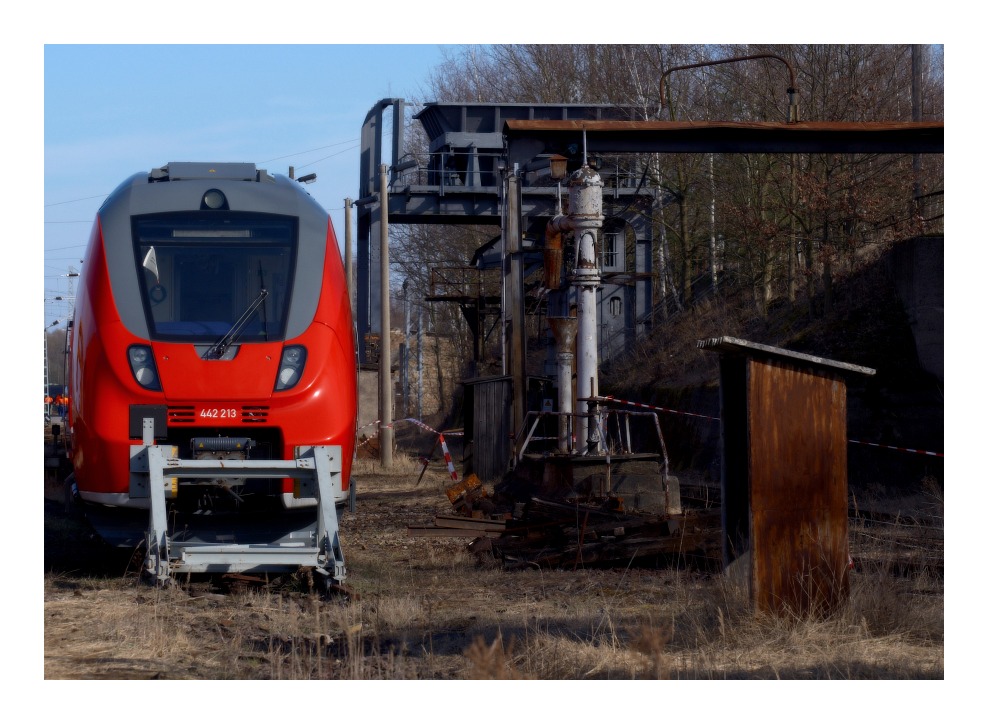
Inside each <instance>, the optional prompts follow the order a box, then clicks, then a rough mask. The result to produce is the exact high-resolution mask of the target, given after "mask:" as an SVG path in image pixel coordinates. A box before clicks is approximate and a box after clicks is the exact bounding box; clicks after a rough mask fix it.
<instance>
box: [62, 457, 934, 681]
mask: <svg viewBox="0 0 988 724" xmlns="http://www.w3.org/2000/svg"><path fill="white" fill-rule="evenodd" d="M420 472H421V467H420V465H419V464H418V463H416V462H415V461H409V460H403V461H401V464H400V465H397V466H396V469H395V470H393V471H391V472H387V473H386V472H385V471H382V470H380V469H379V468H378V467H377V463H376V462H373V461H363V463H362V464H361V466H360V468H359V469H358V473H359V474H358V475H357V478H356V479H357V486H358V498H357V500H358V503H357V512H356V514H350V513H345V514H344V515H343V517H342V520H341V540H342V545H343V550H344V554H345V556H346V562H347V569H348V579H347V586H348V587H349V589H350V590H351V593H352V595H351V596H350V597H345V598H344V597H336V598H331V599H321V598H320V597H319V596H317V595H313V594H311V593H308V592H307V582H306V581H305V580H304V577H298V578H291V577H287V578H284V579H282V580H279V581H276V582H274V583H275V584H276V585H272V586H268V587H264V588H256V587H237V586H233V587H231V586H229V585H226V582H224V581H222V580H217V579H202V580H193V581H191V582H182V583H181V584H180V585H178V586H175V587H171V588H168V589H165V590H161V589H157V588H153V587H151V586H149V585H147V584H146V583H143V582H141V581H140V580H139V579H138V576H137V575H136V571H137V562H136V561H132V560H131V556H130V554H129V552H128V551H119V550H114V549H109V548H107V547H106V546H105V545H103V544H102V543H101V542H100V541H99V539H98V538H96V537H95V536H94V535H93V534H92V532H91V531H90V530H89V529H88V528H87V526H86V525H85V524H84V522H82V521H80V520H78V519H76V518H73V517H70V516H68V515H66V513H65V510H64V505H63V502H62V492H61V488H60V487H59V486H58V485H56V484H54V481H53V479H51V476H49V479H47V480H46V486H45V498H44V525H45V554H44V559H45V583H44V676H45V679H83V680H90V679H193V680H203V679H237V680H246V679H326V678H328V679H388V680H398V679H400V680H412V679H417V680H421V679H429V680H436V679H522V678H528V679H555V680H572V679H638V678H687V679H724V678H730V679H751V678H756V679H760V678H784V679H786V678H788V679H820V678H825V679H862V678H863V679H872V678H892V679H916V678H924V679H925V678H942V677H943V671H944V668H943V667H944V661H943V652H944V649H943V579H942V574H940V576H939V577H938V576H937V575H936V573H935V572H934V573H932V574H931V573H930V572H929V571H926V572H922V573H920V574H912V575H910V576H905V577H903V576H894V575H892V574H891V573H890V572H889V571H874V572H871V573H860V574H855V576H854V578H853V579H852V600H851V602H850V603H849V605H848V610H847V611H846V613H843V614H841V615H840V616H838V617H836V618H835V619H833V620H828V621H813V620H809V621H778V620H767V619H765V618H764V617H762V616H758V615H756V614H754V613H753V612H752V611H751V608H750V605H749V604H748V601H747V597H746V593H745V591H744V590H743V588H742V587H740V586H738V585H737V584H736V582H732V581H731V580H729V579H728V578H727V577H725V576H722V575H720V574H710V573H702V572H696V571H690V570H674V569H667V568H657V567H652V568H648V567H646V568H638V567H633V566H632V567H623V568H620V569H590V568H571V569H566V570H542V569H538V568H530V569H526V570H514V571H506V570H503V569H502V567H500V566H499V565H497V564H496V563H495V562H492V561H490V560H485V559H483V558H478V557H477V556H475V555H474V554H472V553H471V552H470V551H469V550H468V548H467V545H468V543H469V539H465V538H428V537H412V536H410V535H409V533H408V527H409V526H410V525H426V524H429V523H430V522H432V520H433V519H434V517H435V516H436V515H449V514H450V512H451V510H450V502H449V500H448V498H447V497H446V495H445V493H444V487H445V486H446V485H448V484H449V478H448V476H447V475H446V471H445V470H444V469H443V468H442V466H441V465H430V466H429V469H428V470H427V471H426V473H425V475H424V476H423V477H422V479H421V480H419V473H420ZM941 570H942V569H941Z"/></svg>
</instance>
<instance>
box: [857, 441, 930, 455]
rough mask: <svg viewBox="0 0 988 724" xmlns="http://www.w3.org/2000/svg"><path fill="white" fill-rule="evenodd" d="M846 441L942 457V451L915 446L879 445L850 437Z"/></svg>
mask: <svg viewBox="0 0 988 724" xmlns="http://www.w3.org/2000/svg"><path fill="white" fill-rule="evenodd" d="M848 442H853V443H857V444H858V445H867V446H869V447H883V448H885V449H886V450H898V451H899V452H911V453H917V454H919V455H930V456H931V457H935V458H942V457H943V453H942V452H931V451H929V450H917V449H916V448H911V447H896V446H895V445H879V444H878V443H877V442H862V441H861V440H851V439H850V438H848Z"/></svg>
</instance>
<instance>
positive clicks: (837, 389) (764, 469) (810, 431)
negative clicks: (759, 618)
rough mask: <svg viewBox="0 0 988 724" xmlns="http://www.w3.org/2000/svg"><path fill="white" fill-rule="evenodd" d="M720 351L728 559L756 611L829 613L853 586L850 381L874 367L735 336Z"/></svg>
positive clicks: (717, 345)
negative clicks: (740, 570)
mask: <svg viewBox="0 0 988 724" xmlns="http://www.w3.org/2000/svg"><path fill="white" fill-rule="evenodd" d="M698 346H699V347H700V348H701V349H708V350H712V351H715V352H718V353H719V354H720V400H721V423H720V424H721V456H722V466H721V495H722V501H721V504H722V523H723V556H724V565H725V567H727V566H729V565H731V564H732V563H736V564H737V565H741V564H742V563H750V567H748V568H747V571H746V573H747V576H748V577H749V578H748V580H749V583H750V590H751V598H752V602H753V603H754V605H755V607H756V609H757V610H761V611H773V612H777V613H783V612H791V613H797V614H803V613H808V612H814V613H827V612H829V611H831V610H833V609H834V608H836V607H837V606H839V605H840V604H841V603H843V602H844V601H845V600H846V599H847V596H848V593H849V581H848V561H849V552H848V519H847V494H848V493H847V387H846V384H845V381H844V380H845V378H846V376H847V375H849V374H863V375H873V374H874V373H875V370H873V369H871V368H868V367H861V366H858V365H853V364H847V363H844V362H836V361H834V360H828V359H824V358H822V357H814V356H812V355H806V354H801V353H798V352H790V351H788V350H785V349H780V348H778V347H770V346H766V345H762V344H757V343H754V342H749V341H746V340H742V339H736V338H733V337H719V338H715V339H707V340H700V341H699V342H698Z"/></svg>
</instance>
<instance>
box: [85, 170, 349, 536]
mask: <svg viewBox="0 0 988 724" xmlns="http://www.w3.org/2000/svg"><path fill="white" fill-rule="evenodd" d="M71 350H72V351H71V358H72V359H71V363H70V385H71V388H72V391H71V396H70V397H71V410H70V419H69V431H70V436H69V449H70V457H71V461H72V464H73V469H74V472H73V475H74V484H75V486H76V488H77V490H78V497H79V498H80V499H81V501H82V502H83V503H84V504H85V505H86V507H87V510H88V511H89V512H90V513H91V515H90V517H91V518H92V519H94V520H97V521H99V520H104V519H114V520H116V521H118V520H119V519H121V518H126V517H127V515H128V512H130V514H131V515H132V517H133V514H138V513H139V512H140V511H141V510H143V511H144V513H143V516H141V515H139V514H138V515H136V517H134V520H136V521H138V524H140V523H142V522H143V521H146V509H147V507H148V501H147V498H141V497H133V496H132V495H131V484H132V463H131V451H132V447H133V446H134V445H135V444H140V443H141V437H142V429H141V421H142V420H143V419H144V418H147V417H150V418H151V419H156V418H157V419H156V423H155V438H156V439H155V442H156V444H158V445H164V446H170V447H171V449H172V450H174V451H175V454H176V455H178V456H180V457H182V458H190V459H209V460H221V461H222V460H228V459H237V460H241V459H251V460H292V459H294V458H295V457H296V456H297V455H298V451H299V449H300V448H301V447H303V446H322V445H338V446H340V448H341V450H342V465H343V472H342V486H341V489H340V490H339V491H338V492H337V495H338V496H339V498H338V500H337V501H336V502H337V504H343V503H344V502H345V501H346V499H347V498H348V496H349V493H350V490H349V480H350V464H351V461H352V458H353V446H354V434H355V425H356V368H355V350H354V339H353V322H352V318H351V313H350V304H349V296H348V293H347V288H346V281H345V277H344V272H343V265H342V260H341V259H340V254H339V250H338V247H337V244H336V238H335V235H334V233H333V229H332V225H331V222H330V220H329V217H328V215H327V213H326V212H325V211H324V210H323V209H322V208H321V207H320V206H319V205H318V204H317V203H316V202H315V201H314V200H312V198H311V197H310V196H309V195H308V194H307V193H305V191H304V190H303V189H302V187H301V186H300V185H299V184H298V183H297V182H296V181H294V180H292V179H289V178H286V177H284V176H277V175H269V174H267V173H266V172H265V171H262V170H258V169H257V168H256V167H255V166H254V165H253V164H201V163H171V164H169V165H168V166H165V167H163V168H160V169H156V170H154V171H152V172H151V173H150V174H147V173H144V174H136V175H135V176H133V177H131V178H130V179H128V180H127V181H126V182H124V183H123V184H121V185H120V186H119V187H118V188H117V189H116V190H115V191H114V192H113V194H111V195H110V197H108V199H107V200H106V202H105V203H104V204H103V206H102V207H101V209H100V211H99V213H98V216H97V219H96V223H95V225H94V228H93V232H92V236H91V239H90V244H89V248H88V250H87V255H86V261H85V264H84V271H83V273H82V278H81V283H80V288H79V290H78V292H77V295H76V312H75V318H74V324H73V339H72V347H71ZM173 487H174V490H173V494H172V495H171V496H170V499H169V510H170V511H172V512H174V513H175V514H181V515H185V516H189V517H190V519H194V518H195V517H196V516H200V517H201V516H214V517H215V518H216V519H220V518H224V517H229V516H240V517H243V516H261V517H270V516H272V515H278V514H290V513H291V511H299V510H301V509H305V508H309V507H312V506H314V505H315V501H314V500H312V499H311V498H306V497H301V496H300V495H299V494H298V490H297V489H296V487H295V486H294V485H293V481H292V480H291V479H288V478H278V477H275V478H269V479H263V478H262V479H256V478H243V479H238V478H229V477H225V478H222V479H220V478H217V479H215V480H209V479H205V480H203V479H195V480H177V481H176V484H175V486H173ZM97 530H100V532H101V534H103V536H104V538H107V539H108V540H109V542H111V543H116V544H118V545H130V544H132V543H133V541H134V537H135V529H134V528H133V526H132V527H131V528H130V529H128V528H127V527H126V526H119V525H118V524H117V523H116V522H115V523H114V524H112V525H105V526H104V527H103V529H102V530H101V529H100V526H99V525H97Z"/></svg>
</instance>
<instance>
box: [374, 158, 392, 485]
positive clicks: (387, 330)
mask: <svg viewBox="0 0 988 724" xmlns="http://www.w3.org/2000/svg"><path fill="white" fill-rule="evenodd" d="M378 179H379V184H380V191H379V193H380V197H381V358H380V362H379V363H378V364H379V368H378V384H379V385H380V395H379V399H380V415H379V419H380V420H381V423H380V425H381V427H380V430H381V435H380V438H381V467H382V468H384V469H385V470H390V469H391V466H392V464H393V459H392V453H391V448H392V446H393V445H394V430H393V429H392V427H391V425H392V417H391V387H392V384H391V293H390V289H391V275H390V272H389V269H388V267H389V265H390V263H391V262H390V259H389V255H388V167H387V166H386V165H385V164H383V163H382V164H381V167H380V176H379V177H378Z"/></svg>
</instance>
